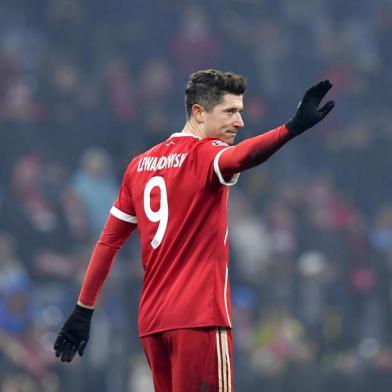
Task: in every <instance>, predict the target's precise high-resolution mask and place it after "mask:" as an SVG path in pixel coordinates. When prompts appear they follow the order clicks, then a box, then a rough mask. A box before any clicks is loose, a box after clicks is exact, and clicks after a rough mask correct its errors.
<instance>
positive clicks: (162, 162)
mask: <svg viewBox="0 0 392 392" xmlns="http://www.w3.org/2000/svg"><path fill="white" fill-rule="evenodd" d="M187 155H188V154H187V153H184V154H170V155H168V156H167V157H165V156H163V157H144V158H143V159H140V160H139V162H138V164H137V171H138V172H140V171H155V170H162V169H170V168H172V167H181V165H182V164H183V163H184V160H185V158H186V156H187Z"/></svg>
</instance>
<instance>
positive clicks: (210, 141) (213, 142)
mask: <svg viewBox="0 0 392 392" xmlns="http://www.w3.org/2000/svg"><path fill="white" fill-rule="evenodd" d="M201 141H202V142H204V144H206V145H207V146H212V147H230V146H229V144H227V143H226V142H224V141H223V140H220V139H218V138H216V137H207V138H205V139H202V140H201Z"/></svg>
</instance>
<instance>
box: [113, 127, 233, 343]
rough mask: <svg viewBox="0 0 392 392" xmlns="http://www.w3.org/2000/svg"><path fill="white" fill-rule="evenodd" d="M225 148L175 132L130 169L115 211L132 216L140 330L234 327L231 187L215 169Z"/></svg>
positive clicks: (209, 140) (140, 157)
mask: <svg viewBox="0 0 392 392" xmlns="http://www.w3.org/2000/svg"><path fill="white" fill-rule="evenodd" d="M225 148H228V145H227V144H226V143H223V142H221V141H219V140H217V139H209V138H208V139H203V140H200V139H199V138H196V137H193V136H189V135H188V136H187V135H184V134H174V135H173V136H172V137H170V138H169V139H168V140H166V141H164V142H163V143H161V144H158V145H157V146H155V147H153V148H152V149H150V150H148V151H147V152H145V153H143V154H141V155H139V156H138V157H136V158H135V159H133V161H132V162H131V164H130V165H129V166H128V169H127V171H126V173H125V175H124V178H123V182H122V185H121V190H120V194H119V197H118V199H117V200H116V201H115V203H114V206H115V207H116V208H117V209H118V210H120V211H121V212H123V213H125V214H127V215H131V216H136V217H137V222H138V223H137V225H138V231H139V233H140V241H141V248H142V262H143V268H144V278H143V287H142V294H141V300H140V306H139V333H140V336H145V335H148V334H152V333H157V332H161V331H165V330H170V329H179V328H194V327H205V326H227V327H229V326H231V321H230V317H231V309H230V287H229V283H228V275H227V267H228V260H229V249H228V243H227V240H225V239H226V230H227V217H226V210H227V199H228V187H226V186H223V185H222V184H221V183H220V182H219V180H218V177H217V175H216V173H215V171H214V168H213V161H214V158H215V157H216V155H217V154H218V153H219V152H220V151H221V150H223V149H225Z"/></svg>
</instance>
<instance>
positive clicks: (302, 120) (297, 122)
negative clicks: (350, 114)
mask: <svg viewBox="0 0 392 392" xmlns="http://www.w3.org/2000/svg"><path fill="white" fill-rule="evenodd" d="M331 88H332V83H331V82H330V81H329V80H323V81H321V82H319V83H317V84H315V85H313V86H312V87H310V88H309V89H308V90H307V91H306V93H305V95H304V97H303V98H302V101H301V102H300V103H299V105H298V108H297V113H296V114H295V116H294V117H293V118H292V119H291V120H290V121H288V122H287V123H286V126H287V129H288V130H289V131H290V132H291V133H293V134H294V135H299V134H301V133H302V132H304V131H306V130H307V129H309V128H311V127H313V125H315V124H317V123H318V122H320V121H321V120H322V119H323V118H324V117H325V116H326V115H327V114H328V113H329V112H330V111H331V110H332V109H333V107H334V106H335V102H334V101H328V102H327V103H326V104H325V105H324V106H323V107H321V108H319V105H320V103H321V101H322V99H323V98H324V97H325V96H326V94H327V92H328V91H329V90H330V89H331Z"/></svg>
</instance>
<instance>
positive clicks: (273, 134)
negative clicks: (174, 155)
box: [219, 80, 335, 177]
mask: <svg viewBox="0 0 392 392" xmlns="http://www.w3.org/2000/svg"><path fill="white" fill-rule="evenodd" d="M331 87H332V84H331V82H330V81H329V80H324V81H321V82H319V83H317V84H315V85H313V86H312V87H310V88H309V89H308V90H307V91H306V93H305V95H304V97H303V98H302V101H300V103H299V105H298V108H297V112H296V114H295V116H294V117H293V118H292V119H291V120H289V121H288V122H287V123H286V124H284V125H282V126H280V127H278V128H276V129H273V130H271V131H269V132H266V133H264V134H262V135H259V136H256V137H253V138H249V139H247V140H244V141H243V142H241V143H238V144H237V145H236V146H234V147H231V148H227V150H225V151H224V152H223V153H222V155H221V156H220V159H219V168H220V170H221V172H222V174H223V176H225V177H226V176H227V177H231V176H232V175H233V174H235V173H239V172H241V171H244V170H247V169H250V168H252V167H254V166H257V165H259V164H260V163H262V162H264V161H265V160H267V159H268V158H269V157H270V156H271V155H273V154H274V153H275V152H276V151H277V150H278V149H279V148H280V147H282V146H283V145H284V144H286V143H287V142H288V141H289V140H291V139H292V138H294V137H295V136H297V135H299V134H301V133H302V132H304V131H306V130H307V129H309V128H311V127H313V126H314V125H315V124H317V123H318V122H320V121H321V120H323V119H324V117H325V116H326V115H327V114H328V113H329V112H330V111H331V110H332V109H333V107H334V106H335V103H334V102H333V101H329V102H327V103H326V104H325V105H324V106H323V107H321V108H319V105H320V103H321V101H322V99H323V98H324V97H325V95H326V94H327V92H328V91H329V90H330V89H331Z"/></svg>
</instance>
